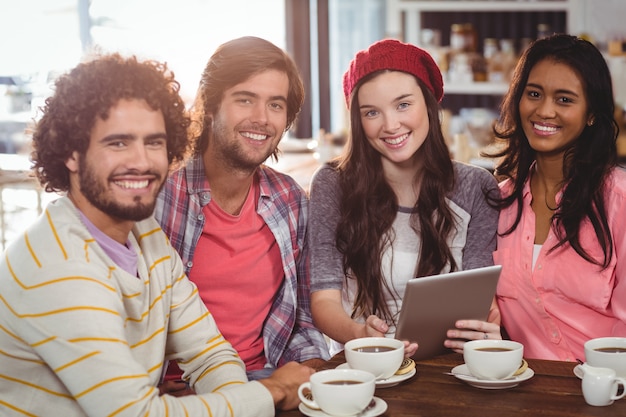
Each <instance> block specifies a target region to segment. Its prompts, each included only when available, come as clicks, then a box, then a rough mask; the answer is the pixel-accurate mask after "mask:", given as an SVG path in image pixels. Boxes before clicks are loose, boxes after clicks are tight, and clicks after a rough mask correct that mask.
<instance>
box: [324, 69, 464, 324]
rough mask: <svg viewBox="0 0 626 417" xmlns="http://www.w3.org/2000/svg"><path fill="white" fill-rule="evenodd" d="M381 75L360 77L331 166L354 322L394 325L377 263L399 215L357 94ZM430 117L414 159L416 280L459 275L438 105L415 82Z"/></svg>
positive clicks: (450, 168) (447, 157)
mask: <svg viewBox="0 0 626 417" xmlns="http://www.w3.org/2000/svg"><path fill="white" fill-rule="evenodd" d="M382 72H383V71H378V72H374V73H371V74H369V75H367V76H366V77H364V78H363V79H362V80H361V81H360V82H359V84H358V85H357V86H356V88H355V89H354V90H353V93H352V97H351V105H350V126H351V134H350V137H349V139H348V142H347V143H346V148H345V151H344V153H343V154H342V155H341V156H340V157H339V158H338V159H337V160H335V161H333V163H332V165H333V166H334V167H335V169H336V170H337V171H338V172H339V184H340V187H341V201H340V212H341V217H340V220H339V224H338V227H337V237H336V244H337V248H338V250H339V251H340V252H341V253H342V254H343V268H344V273H345V276H346V279H356V281H357V287H358V290H357V294H356V300H355V303H354V307H353V312H352V317H353V318H354V317H357V316H361V315H362V316H365V317H367V316H368V315H370V314H376V315H378V316H379V317H381V318H383V319H384V320H386V321H390V322H392V323H393V322H395V318H394V317H392V315H391V313H390V311H389V309H388V307H387V304H386V303H385V301H384V293H385V291H390V288H389V286H388V285H387V283H386V282H385V279H384V277H383V273H382V268H381V263H382V253H383V250H384V249H385V247H387V246H388V245H390V244H391V241H392V240H393V238H394V237H393V236H391V235H390V231H391V226H392V224H393V222H394V219H395V218H396V216H397V214H398V208H399V206H398V200H397V197H396V195H395V193H394V191H393V189H392V188H391V187H390V186H389V184H388V183H387V181H386V180H385V177H384V175H383V168H382V162H381V156H380V154H379V153H378V152H377V151H376V150H375V149H374V148H373V147H372V146H371V145H370V144H369V142H368V141H367V138H366V136H365V131H364V130H363V125H362V123H361V115H360V114H359V107H360V106H359V101H358V91H359V88H360V87H361V85H363V83H365V82H367V81H368V80H371V79H372V78H374V77H376V76H377V75H379V74H381V73H382ZM416 82H417V83H418V85H419V87H420V89H421V90H422V93H423V94H424V99H425V100H426V107H427V111H428V120H429V132H428V137H427V139H426V141H425V142H424V144H423V145H422V146H421V147H420V149H419V150H418V151H417V152H416V154H415V155H414V158H419V159H420V161H421V162H420V163H421V164H422V165H423V168H422V170H421V171H420V173H419V178H415V182H416V183H417V182H420V183H421V188H420V190H419V198H418V200H417V203H416V205H415V207H414V208H413V213H412V214H411V226H412V228H413V230H415V233H417V234H418V235H419V236H420V239H421V241H422V244H421V249H420V253H419V254H417V253H416V254H415V258H416V266H415V271H416V275H415V276H417V277H420V276H427V275H432V274H437V273H439V272H441V270H442V269H443V268H444V267H445V266H446V265H447V264H449V265H450V267H451V270H455V269H457V265H456V262H455V261H454V258H453V256H452V252H451V251H450V248H449V247H448V243H447V241H446V237H447V236H449V235H450V233H451V232H452V231H453V229H454V225H455V222H454V220H455V219H454V214H453V213H452V210H451V209H450V207H449V206H448V204H447V203H446V196H447V195H448V193H449V192H450V191H451V190H452V189H453V187H454V168H453V165H452V160H451V159H450V152H449V150H448V147H447V145H446V143H445V141H444V137H443V133H442V132H441V122H440V119H439V104H438V102H437V100H436V99H435V97H434V96H433V93H432V92H431V91H430V89H428V88H427V87H426V86H425V85H424V84H423V83H422V82H421V81H420V80H419V79H417V78H416Z"/></svg>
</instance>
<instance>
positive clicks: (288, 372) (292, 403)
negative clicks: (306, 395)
mask: <svg viewBox="0 0 626 417" xmlns="http://www.w3.org/2000/svg"><path fill="white" fill-rule="evenodd" d="M313 373H315V370H314V369H313V368H309V367H308V366H305V365H301V364H299V363H297V362H289V363H287V364H286V365H284V366H282V367H280V368H278V369H276V371H274V373H273V374H272V376H270V377H269V378H266V379H260V380H259V382H260V383H261V384H263V385H264V386H265V388H267V389H268V390H269V392H270V393H271V394H272V398H273V399H274V404H275V405H276V408H278V409H279V410H292V409H294V408H296V407H297V406H298V404H300V398H299V397H298V388H299V387H300V385H301V384H303V383H304V382H307V381H308V380H309V378H310V377H311V375H313Z"/></svg>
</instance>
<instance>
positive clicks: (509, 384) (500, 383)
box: [452, 364, 535, 389]
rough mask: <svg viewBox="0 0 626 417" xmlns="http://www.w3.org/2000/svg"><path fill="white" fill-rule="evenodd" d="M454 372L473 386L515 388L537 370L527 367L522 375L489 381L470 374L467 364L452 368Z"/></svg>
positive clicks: (457, 376)
mask: <svg viewBox="0 0 626 417" xmlns="http://www.w3.org/2000/svg"><path fill="white" fill-rule="evenodd" d="M452 374H454V376H455V377H456V378H458V379H460V380H461V381H464V382H467V383H468V384H470V385H471V386H473V387H476V388H482V389H506V388H513V387H516V386H518V385H519V383H520V382H523V381H526V380H528V379H530V378H532V377H533V376H534V375H535V371H533V370H532V369H530V368H527V369H526V370H525V371H524V372H522V374H521V375H517V376H515V377H512V378H507V379H501V380H495V381H489V380H484V379H478V378H476V377H474V376H471V375H470V372H469V369H467V365H465V364H463V365H459V366H455V367H454V368H452Z"/></svg>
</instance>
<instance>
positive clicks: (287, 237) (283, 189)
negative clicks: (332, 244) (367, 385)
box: [155, 155, 329, 367]
mask: <svg viewBox="0 0 626 417" xmlns="http://www.w3.org/2000/svg"><path fill="white" fill-rule="evenodd" d="M257 175H258V177H259V188H260V196H259V201H258V202H257V213H258V214H259V215H260V216H261V217H262V218H263V220H264V221H265V223H266V224H267V226H268V227H269V229H270V230H271V231H272V233H273V234H274V237H275V238H276V242H277V243H278V246H279V247H280V256H281V259H282V262H283V270H284V272H285V280H284V282H283V284H282V285H281V287H280V290H279V292H278V294H277V296H276V299H275V300H274V303H273V304H272V307H271V309H270V313H269V316H268V317H267V320H266V321H265V324H264V327H263V340H264V345H265V346H264V349H265V357H266V359H267V362H268V363H269V364H270V365H272V366H274V367H277V366H280V365H282V364H284V363H286V362H289V361H297V362H303V361H305V360H308V359H314V358H322V359H325V360H327V359H329V353H328V346H327V344H326V341H325V339H324V337H323V336H322V334H321V333H320V332H319V331H318V330H317V329H316V328H315V327H314V326H313V319H312V317H311V295H310V291H309V279H310V275H309V262H308V257H309V255H308V248H307V244H306V230H307V217H308V200H307V197H306V194H305V193H304V190H302V187H300V186H299V185H298V184H297V183H296V182H295V181H294V180H293V179H292V178H291V177H289V176H288V175H285V174H281V173H279V172H276V171H275V170H273V169H271V168H269V167H267V166H264V165H262V166H261V167H259V169H258V170H257ZM210 201H211V191H210V189H209V183H208V180H207V179H206V176H205V173H204V164H203V161H202V157H201V156H197V155H196V156H194V157H193V159H191V160H190V161H189V162H188V164H187V166H186V167H184V168H182V169H180V170H178V171H176V172H174V173H173V174H172V175H170V176H169V178H168V180H167V182H166V184H165V186H164V188H163V191H161V193H160V195H159V198H158V201H157V205H156V210H155V217H156V218H157V220H158V221H159V223H161V227H162V228H163V230H164V231H165V233H166V234H167V236H168V237H169V239H170V242H171V244H172V246H173V247H174V248H175V249H176V250H177V251H178V253H179V254H180V256H181V258H182V260H183V263H184V265H185V271H186V272H187V274H189V271H190V269H191V268H192V266H193V255H194V249H195V247H196V244H197V243H198V240H199V239H200V235H201V234H202V228H203V226H204V214H203V213H202V208H203V206H205V205H207V204H209V203H210ZM208 307H209V310H210V306H208Z"/></svg>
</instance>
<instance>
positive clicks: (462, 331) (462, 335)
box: [444, 320, 502, 353]
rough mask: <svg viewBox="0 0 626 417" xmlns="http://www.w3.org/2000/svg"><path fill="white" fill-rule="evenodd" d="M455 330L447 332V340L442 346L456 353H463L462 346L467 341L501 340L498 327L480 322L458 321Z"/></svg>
mask: <svg viewBox="0 0 626 417" xmlns="http://www.w3.org/2000/svg"><path fill="white" fill-rule="evenodd" d="M455 326H456V329H451V330H448V334H447V336H448V340H446V341H445V342H444V346H445V347H447V348H450V349H452V350H454V351H455V352H458V353H463V344H465V342H466V341H467V340H477V339H502V336H501V335H500V326H499V325H498V324H496V323H489V322H487V321H480V320H459V321H457V322H456V323H455Z"/></svg>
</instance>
